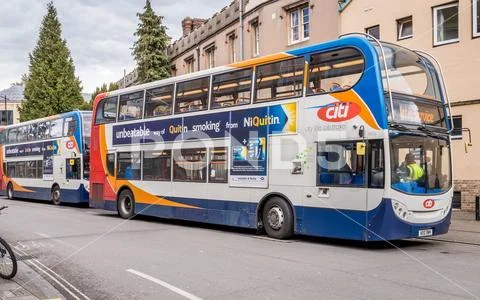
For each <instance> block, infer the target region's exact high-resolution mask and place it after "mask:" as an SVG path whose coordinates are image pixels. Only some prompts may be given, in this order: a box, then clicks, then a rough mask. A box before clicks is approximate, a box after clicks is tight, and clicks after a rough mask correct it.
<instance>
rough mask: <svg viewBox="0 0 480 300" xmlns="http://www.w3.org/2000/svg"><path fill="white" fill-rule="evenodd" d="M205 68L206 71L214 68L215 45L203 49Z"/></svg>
mask: <svg viewBox="0 0 480 300" xmlns="http://www.w3.org/2000/svg"><path fill="white" fill-rule="evenodd" d="M205 66H206V68H207V69H212V68H215V45H212V46H210V47H208V48H207V49H205Z"/></svg>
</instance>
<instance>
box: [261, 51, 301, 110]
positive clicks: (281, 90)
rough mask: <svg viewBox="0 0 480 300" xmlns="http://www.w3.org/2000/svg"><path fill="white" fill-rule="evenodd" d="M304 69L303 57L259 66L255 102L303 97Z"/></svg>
mask: <svg viewBox="0 0 480 300" xmlns="http://www.w3.org/2000/svg"><path fill="white" fill-rule="evenodd" d="M304 69H305V59H304V58H303V57H298V58H294V59H289V60H284V61H280V62H275V63H271V64H266V65H261V66H258V67H257V68H256V71H255V72H256V75H255V77H256V83H255V102H263V101H270V100H278V99H284V98H295V97H301V96H302V91H303V71H304Z"/></svg>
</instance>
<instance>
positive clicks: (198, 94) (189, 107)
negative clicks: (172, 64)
mask: <svg viewBox="0 0 480 300" xmlns="http://www.w3.org/2000/svg"><path fill="white" fill-rule="evenodd" d="M209 88H210V77H203V78H198V79H194V80H190V81H185V82H180V83H177V95H176V98H175V113H186V112H192V111H199V110H206V109H207V108H208V90H209Z"/></svg>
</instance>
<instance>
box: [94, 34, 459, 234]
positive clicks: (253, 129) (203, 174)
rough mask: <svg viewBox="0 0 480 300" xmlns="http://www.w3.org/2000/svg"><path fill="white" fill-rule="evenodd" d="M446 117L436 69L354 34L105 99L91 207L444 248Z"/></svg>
mask: <svg viewBox="0 0 480 300" xmlns="http://www.w3.org/2000/svg"><path fill="white" fill-rule="evenodd" d="M449 112H450V111H449V104H448V98H447V95H446V92H445V87H444V84H443V79H442V75H441V71H440V67H439V65H438V63H437V62H436V60H435V59H434V58H433V57H431V56H429V55H428V54H425V53H421V52H415V51H412V50H409V49H406V48H403V47H400V46H397V45H394V44H390V43H384V42H379V41H378V40H376V39H374V38H372V37H369V36H364V35H360V34H352V35H347V36H343V37H341V38H339V39H337V40H334V41H329V42H325V43H321V44H316V45H312V46H308V47H305V48H300V49H295V50H291V51H287V52H282V53H278V54H274V55H268V56H264V57H260V58H254V59H251V60H246V61H242V62H238V63H235V64H231V65H228V66H225V67H217V68H213V69H210V70H206V71H200V72H196V73H191V74H186V75H182V76H178V77H174V78H169V79H165V80H161V81H156V82H152V83H148V84H143V85H139V86H134V87H129V88H126V89H122V90H118V91H114V92H108V93H105V94H101V95H99V96H98V97H97V98H96V99H95V102H94V112H93V118H94V120H93V124H92V140H91V142H92V151H91V158H92V163H91V178H90V180H91V182H90V184H91V193H90V206H91V207H101V208H104V209H107V210H113V211H118V214H119V215H120V216H121V217H123V218H131V217H132V216H134V215H137V214H139V215H150V216H157V217H161V218H174V219H182V220H193V221H199V222H207V223H213V224H223V225H228V226H238V227H247V228H256V229H261V230H265V231H266V233H267V234H268V235H269V236H271V237H274V238H280V239H282V238H288V237H291V236H292V235H293V234H302V235H312V236H324V237H334V238H342V239H354V240H362V241H375V240H392V239H401V238H410V237H419V236H430V235H438V234H443V233H446V232H447V231H448V228H449V224H450V216H451V200H452V175H451V174H452V171H451V169H452V167H451V153H450V141H449V133H450V130H451V120H450V119H449V118H450V113H449Z"/></svg>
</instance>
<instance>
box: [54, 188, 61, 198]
mask: <svg viewBox="0 0 480 300" xmlns="http://www.w3.org/2000/svg"><path fill="white" fill-rule="evenodd" d="M53 199H54V200H58V199H60V191H59V190H55V191H53Z"/></svg>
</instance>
